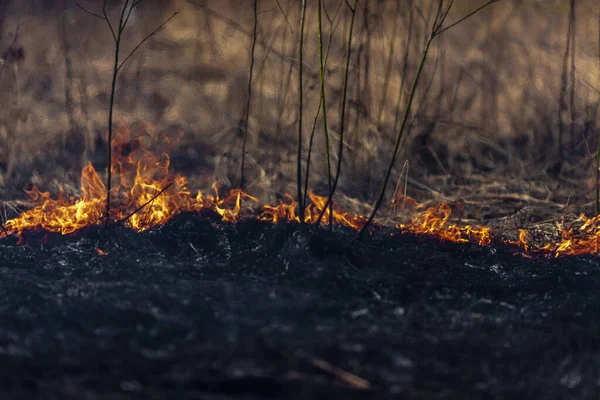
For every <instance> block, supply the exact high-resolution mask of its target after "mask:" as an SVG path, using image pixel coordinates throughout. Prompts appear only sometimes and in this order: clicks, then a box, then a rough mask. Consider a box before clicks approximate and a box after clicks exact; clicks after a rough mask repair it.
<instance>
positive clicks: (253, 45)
mask: <svg viewBox="0 0 600 400" xmlns="http://www.w3.org/2000/svg"><path fill="white" fill-rule="evenodd" d="M253 8H254V28H253V29H252V50H251V55H250V72H249V76H248V93H247V95H248V99H247V103H246V116H245V117H244V133H243V137H242V162H241V167H240V189H242V190H244V164H245V161H246V138H247V136H248V119H249V118H250V104H251V99H252V74H253V72H254V51H255V49H256V38H257V36H258V29H257V28H258V0H254V3H253Z"/></svg>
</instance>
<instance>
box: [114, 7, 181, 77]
mask: <svg viewBox="0 0 600 400" xmlns="http://www.w3.org/2000/svg"><path fill="white" fill-rule="evenodd" d="M177 14H179V12H176V13H173V15H171V16H170V17H169V18H168V19H167V20H166V21H165V22H163V23H162V24H160V25H159V27H158V28H156V29H155V30H153V31H152V32H150V34H148V35H147V36H146V37H144V39H142V41H141V42H140V43H138V45H137V46H135V47H134V48H133V50H131V52H130V53H129V55H128V56H127V57H125V59H124V60H123V61H122V62H121V64H119V66H118V67H117V71H119V70H120V69H121V68H122V67H123V65H124V64H125V63H126V62H127V60H129V58H130V57H131V56H132V55H133V53H135V52H136V51H137V49H139V48H140V46H141V45H143V44H144V43H145V42H146V40H148V39H150V38H151V37H152V36H154V35H156V34H157V33H159V32H161V31H162V30H163V29H165V26H166V25H167V24H168V23H169V21H171V20H172V19H173V18H175V16H176V15H177Z"/></svg>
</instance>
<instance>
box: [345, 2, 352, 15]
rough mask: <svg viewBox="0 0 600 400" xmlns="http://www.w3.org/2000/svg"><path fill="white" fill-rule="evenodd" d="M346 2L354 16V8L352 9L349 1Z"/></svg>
mask: <svg viewBox="0 0 600 400" xmlns="http://www.w3.org/2000/svg"><path fill="white" fill-rule="evenodd" d="M345 1H346V5H347V6H348V8H349V9H350V11H351V12H352V13H353V14H354V8H352V6H351V5H350V2H349V1H348V0H345Z"/></svg>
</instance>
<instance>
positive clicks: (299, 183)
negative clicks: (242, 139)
mask: <svg viewBox="0 0 600 400" xmlns="http://www.w3.org/2000/svg"><path fill="white" fill-rule="evenodd" d="M305 17H306V0H302V16H301V17H300V48H299V50H298V148H297V155H296V156H297V165H296V185H297V190H298V208H299V215H300V223H301V224H304V200H303V198H302V114H303V109H304V106H303V101H304V99H303V95H304V94H303V92H302V91H303V90H304V89H303V88H302V72H303V71H302V57H303V52H304V20H305ZM309 162H310V161H309ZM306 178H307V180H308V175H307V177H306Z"/></svg>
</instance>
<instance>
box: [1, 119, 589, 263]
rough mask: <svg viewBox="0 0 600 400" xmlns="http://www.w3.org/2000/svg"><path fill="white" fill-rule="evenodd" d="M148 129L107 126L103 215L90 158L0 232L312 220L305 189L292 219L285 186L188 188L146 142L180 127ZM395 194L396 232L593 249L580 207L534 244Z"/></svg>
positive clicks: (35, 195) (527, 249)
mask: <svg viewBox="0 0 600 400" xmlns="http://www.w3.org/2000/svg"><path fill="white" fill-rule="evenodd" d="M151 131H152V129H151V127H150V126H146V127H144V129H143V130H142V131H141V132H132V131H131V129H128V128H125V127H121V128H120V129H118V130H116V131H115V145H114V146H113V154H114V159H113V162H112V165H111V171H112V174H113V177H114V181H113V187H112V189H111V193H110V196H111V204H112V207H111V210H110V215H108V216H107V215H104V213H105V205H106V196H107V191H106V186H105V184H104V181H103V179H102V178H101V176H100V174H99V173H98V172H97V171H96V170H95V169H94V167H93V166H92V164H91V163H88V165H86V166H85V167H84V168H83V170H82V171H81V179H80V191H81V193H80V195H79V196H73V195H68V194H67V193H66V192H65V191H64V190H62V189H60V190H59V193H58V194H57V196H56V197H55V198H53V197H52V196H51V195H50V193H48V192H42V191H40V190H39V189H38V188H37V187H35V186H34V187H33V188H32V189H31V190H29V191H26V192H27V193H28V195H29V196H30V198H31V200H32V201H33V202H34V204H35V206H34V207H33V208H31V209H29V210H27V211H25V212H23V213H21V214H20V215H19V216H17V217H16V218H14V219H11V220H8V221H6V222H5V224H4V226H3V229H2V232H0V238H1V237H5V236H7V235H11V234H16V235H17V236H18V237H19V238H20V239H23V235H24V234H25V233H26V232H41V231H49V232H57V233H61V234H71V233H74V232H76V231H78V230H80V229H82V228H85V227H87V226H93V225H100V224H102V223H104V222H106V221H108V222H109V223H117V222H123V223H125V224H126V225H127V226H128V227H129V228H131V229H133V230H135V231H144V230H147V229H149V228H151V227H154V226H157V225H161V224H164V223H166V222H167V221H169V220H170V219H171V218H172V217H173V216H174V215H176V214H178V213H182V212H201V211H203V210H207V209H208V210H212V211H214V212H216V213H218V214H219V215H220V216H221V219H222V220H223V221H227V222H235V221H237V220H239V219H240V218H244V217H249V216H254V217H256V218H258V219H260V220H263V221H269V222H272V223H279V222H281V221H286V222H298V223H299V222H305V223H310V224H314V223H315V222H316V221H317V219H318V218H319V215H320V214H321V212H322V210H323V208H324V206H325V204H326V202H327V197H324V196H319V195H317V194H316V193H314V192H312V191H309V192H308V200H309V201H308V204H307V205H306V208H305V210H304V221H300V216H299V215H298V208H299V205H298V203H297V201H296V200H295V199H294V198H293V197H292V196H291V195H289V194H285V195H284V198H283V199H282V200H280V201H279V204H277V205H275V206H271V205H267V204H261V202H260V200H259V199H258V198H256V197H253V196H251V195H249V194H248V193H245V192H243V191H242V190H240V189H232V190H229V192H227V193H226V194H225V195H224V196H221V195H220V191H221V188H220V186H219V184H218V183H214V184H213V185H212V187H211V190H210V191H208V192H207V193H203V192H202V191H199V190H198V191H196V192H195V194H192V191H191V190H190V189H189V188H188V180H187V178H186V177H184V176H182V175H180V174H178V173H173V172H171V171H170V164H171V160H170V158H169V155H168V152H167V151H166V150H164V151H162V152H158V153H155V152H152V151H150V150H149V149H150V148H152V147H161V146H163V147H164V146H168V145H173V144H174V143H176V142H177V140H179V139H180V138H181V134H180V135H179V136H178V137H177V138H174V139H173V138H170V137H167V136H165V135H154V136H153V135H152V134H151ZM398 199H399V200H398ZM398 199H395V200H394V201H393V202H392V203H393V204H392V206H393V208H394V209H395V210H396V211H398V209H397V208H398V207H397V206H398V204H402V209H401V212H404V213H411V214H413V215H414V216H413V217H412V219H411V220H409V221H408V222H404V223H398V224H396V226H395V227H396V229H397V232H400V233H403V232H407V233H413V234H417V235H428V236H434V237H437V238H438V239H440V240H445V241H451V242H457V243H473V244H477V245H480V246H488V245H490V244H492V242H494V241H495V240H499V241H503V242H504V243H506V244H507V245H509V246H512V247H514V248H516V249H518V250H519V251H520V252H522V253H523V254H526V255H540V256H552V257H558V256H563V255H579V254H596V253H598V252H599V251H600V248H599V243H598V241H599V240H600V216H598V217H594V218H588V217H586V216H585V215H583V214H581V215H580V217H579V218H578V219H577V220H576V221H575V225H574V226H573V227H571V228H568V229H562V236H561V239H560V240H559V241H558V242H557V243H545V244H541V245H534V244H533V241H532V239H531V235H530V233H529V232H528V231H526V230H522V229H521V230H519V238H518V240H515V241H510V240H505V239H502V238H501V237H499V236H497V235H494V234H493V233H492V231H491V229H490V228H488V227H486V226H480V225H476V226H472V225H462V224H459V223H453V222H451V217H452V207H451V206H450V205H448V204H446V203H441V204H439V205H437V206H435V207H430V208H425V207H424V206H423V205H422V204H419V203H417V202H416V201H415V200H414V199H412V198H410V197H399V198H398ZM459 208H460V207H459ZM330 218H331V220H332V221H333V222H334V223H335V224H337V225H342V226H347V227H351V228H354V229H356V230H359V229H361V228H362V227H364V225H365V223H366V221H367V219H366V217H365V216H362V215H358V214H355V213H351V212H348V211H344V210H343V209H341V208H340V207H339V205H338V204H336V202H334V203H333V207H332V214H330V210H329V207H327V209H326V210H325V212H324V213H323V218H322V222H323V223H325V224H326V223H328V221H329V220H330ZM97 251H98V254H99V255H106V253H105V252H104V251H102V250H101V249H99V248H98V249H97Z"/></svg>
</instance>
